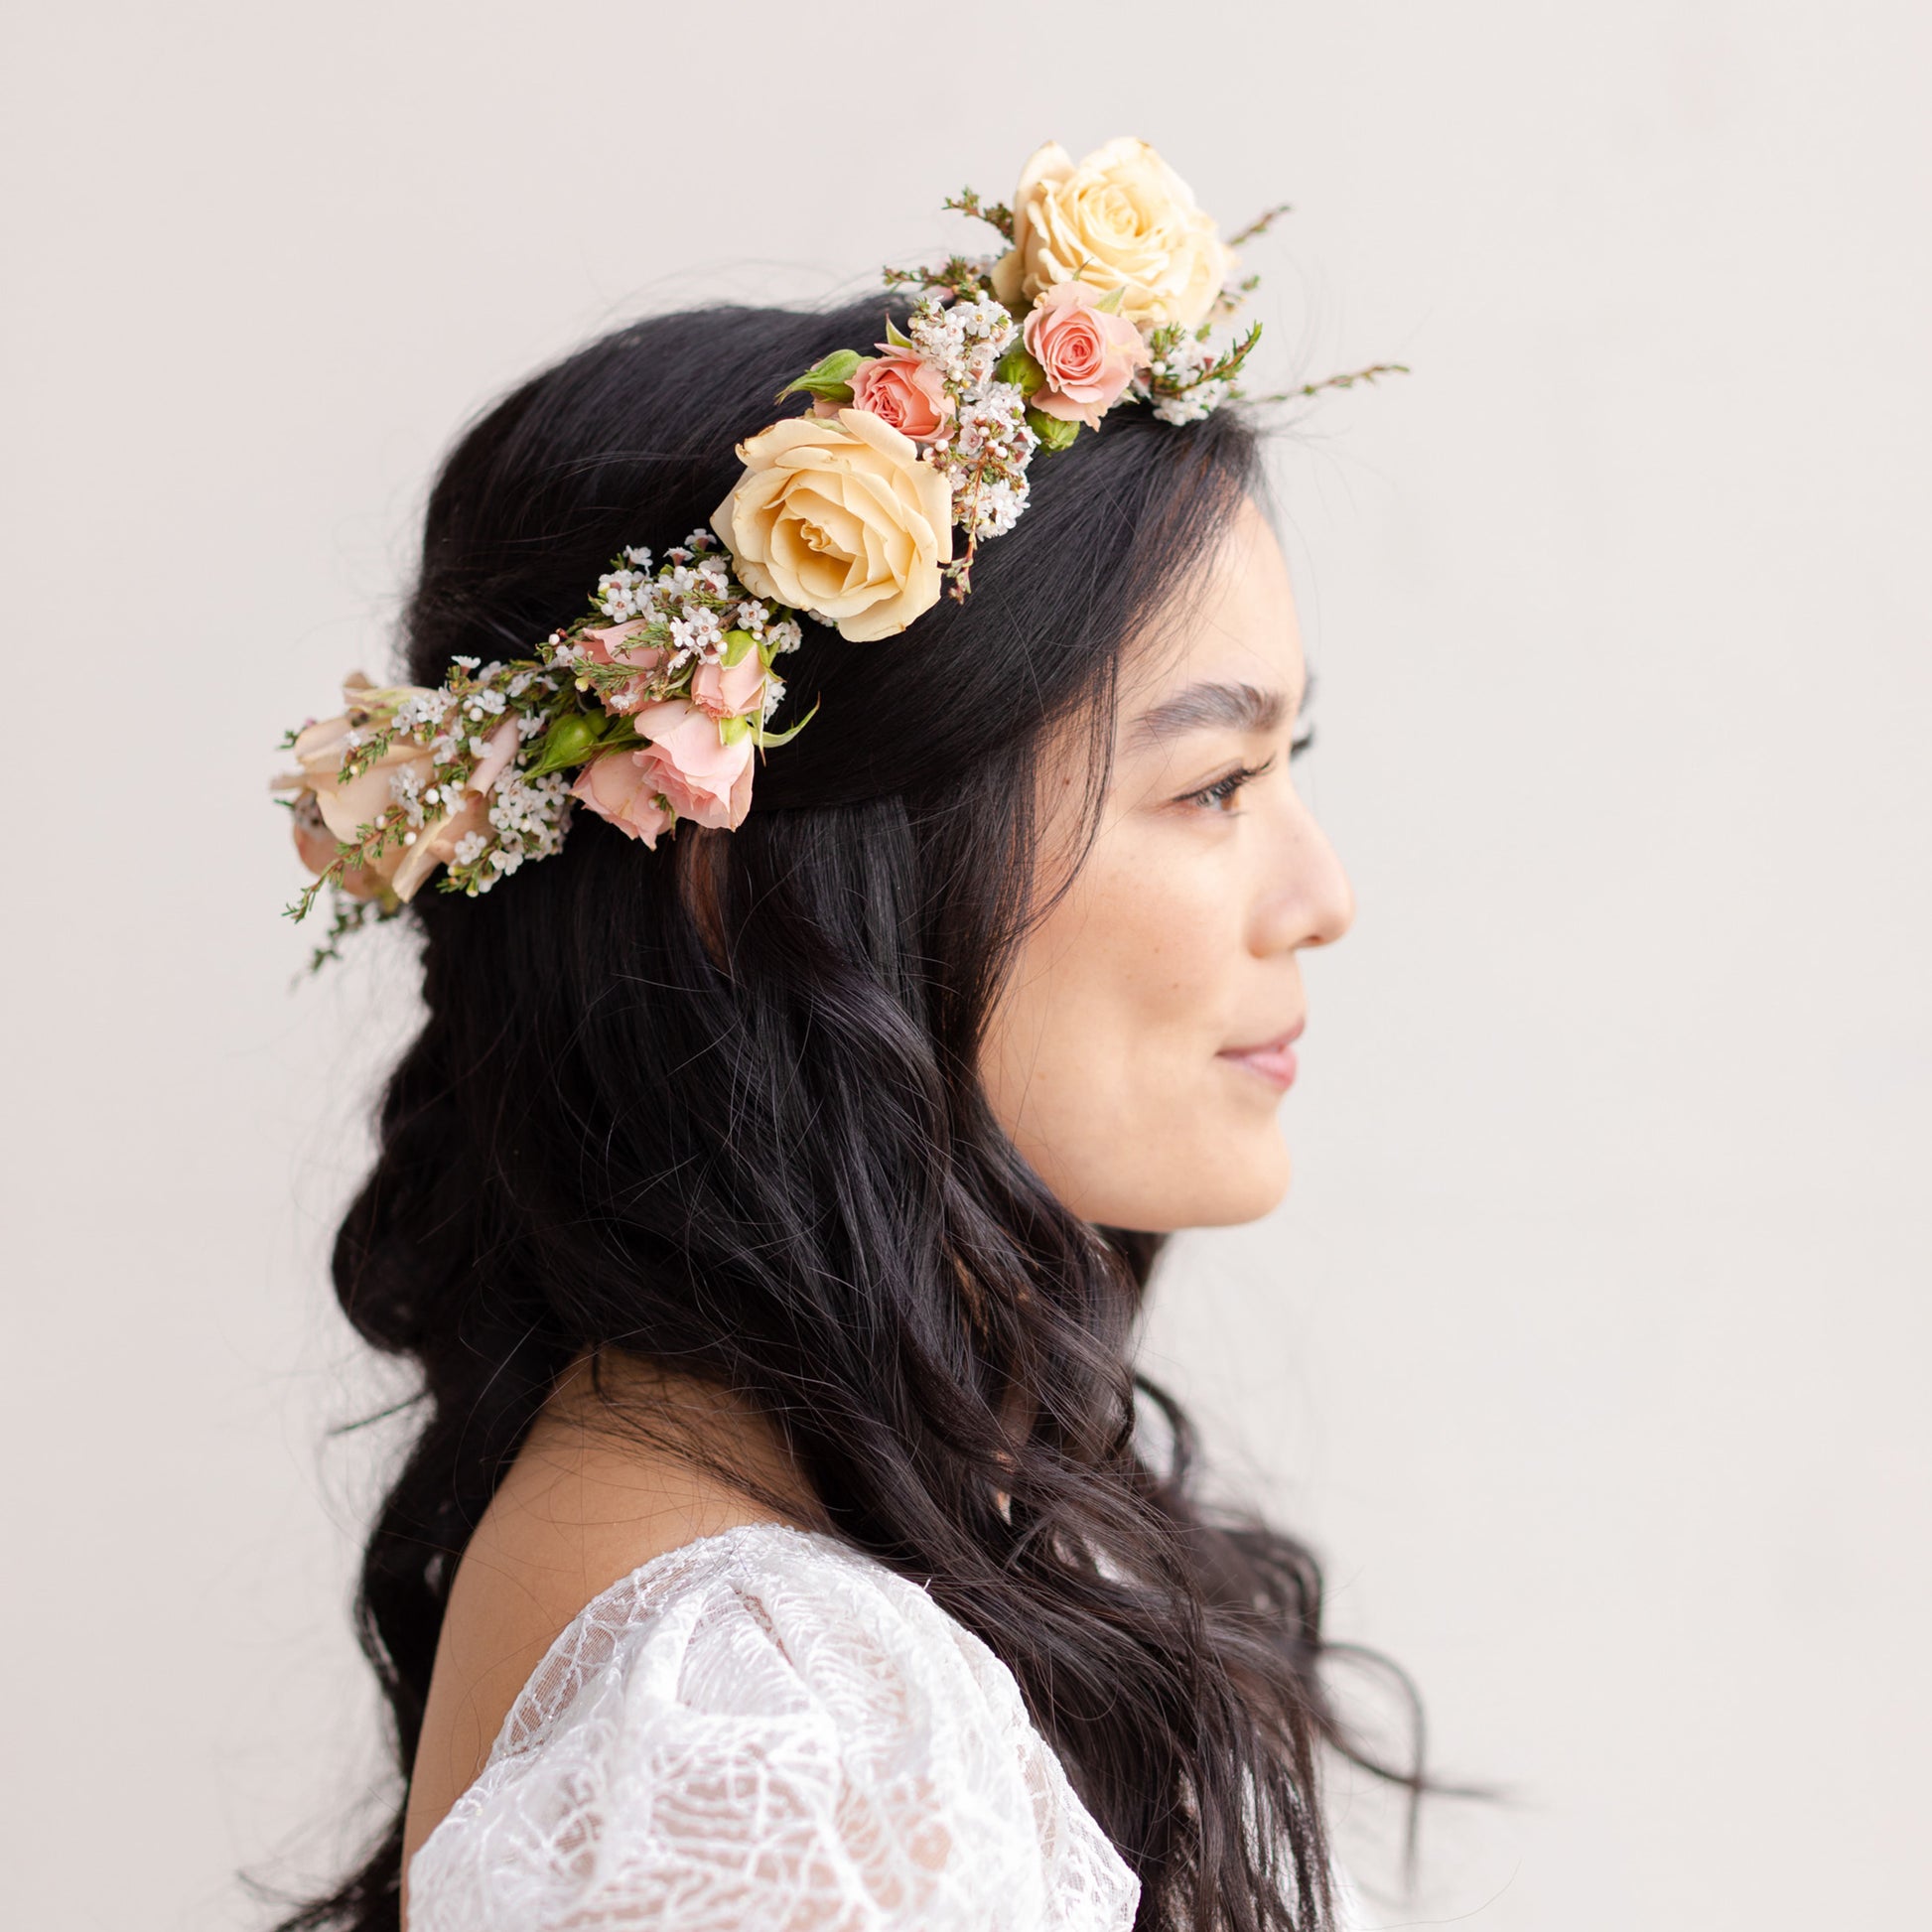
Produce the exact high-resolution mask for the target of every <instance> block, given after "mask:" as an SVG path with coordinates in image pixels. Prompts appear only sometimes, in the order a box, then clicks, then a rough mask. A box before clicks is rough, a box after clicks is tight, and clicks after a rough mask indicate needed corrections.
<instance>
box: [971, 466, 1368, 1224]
mask: <svg viewBox="0 0 1932 1932" xmlns="http://www.w3.org/2000/svg"><path fill="white" fill-rule="evenodd" d="M1306 683H1307V673H1306V669H1305V666H1304V663H1303V658H1302V642H1301V633H1300V629H1299V626H1298V624H1297V622H1296V617H1295V605H1294V599H1293V595H1292V593H1291V591H1290V588H1289V580H1288V568H1287V565H1286V563H1285V562H1284V560H1283V557H1282V553H1281V547H1280V545H1279V544H1278V543H1277V542H1276V540H1275V536H1274V532H1273V531H1272V530H1271V529H1270V528H1269V527H1268V523H1267V520H1266V519H1265V518H1264V517H1263V515H1262V514H1261V512H1260V511H1259V510H1258V509H1257V508H1255V506H1254V505H1253V504H1252V503H1246V504H1244V506H1243V507H1242V509H1241V511H1240V512H1239V513H1238V515H1237V516H1236V517H1235V518H1234V519H1233V520H1232V522H1231V524H1230V526H1229V529H1228V532H1227V537H1226V540H1225V544H1224V546H1223V548H1222V550H1221V552H1220V554H1219V555H1218V556H1217V558H1216V559H1215V561H1214V565H1213V567H1212V568H1211V571H1210V574H1209V575H1208V576H1207V577H1206V578H1205V579H1204V580H1203V581H1202V583H1201V584H1200V586H1199V590H1198V594H1197V596H1195V597H1194V598H1192V599H1189V600H1187V601H1186V602H1185V605H1184V608H1183V609H1181V610H1180V611H1178V612H1176V613H1173V614H1172V615H1171V616H1170V617H1169V619H1168V620H1167V621H1165V622H1163V623H1161V624H1159V625H1156V626H1154V628H1153V631H1152V633H1151V634H1149V635H1147V636H1145V637H1143V638H1142V639H1140V640H1137V642H1136V643H1135V644H1133V645H1132V646H1131V647H1130V648H1129V650H1128V651H1127V653H1126V654H1125V655H1124V657H1123V660H1122V664H1121V676H1120V693H1119V697H1120V701H1119V705H1118V711H1117V717H1116V722H1115V727H1114V743H1113V760H1112V769H1111V772H1110V774H1109V778H1108V784H1107V789H1106V793H1105V795H1104V797H1103V798H1102V799H1101V800H1100V802H1099V806H1098V812H1097V816H1096V814H1095V813H1094V812H1093V810H1092V808H1091V805H1090V801H1089V798H1088V791H1087V787H1088V784H1089V778H1088V761H1087V755H1086V750H1085V746H1084V744H1082V746H1081V747H1080V748H1078V749H1077V750H1076V749H1074V748H1072V747H1071V746H1067V747H1063V748H1060V751H1059V754H1058V755H1057V756H1049V757H1048V758H1047V759H1045V761H1044V769H1045V772H1046V775H1045V776H1044V777H1043V778H1042V781H1041V825H1040V853H1041V860H1040V873H1041V889H1042V890H1041V903H1042V909H1041V911H1040V913H1039V915H1038V916H1037V917H1036V919H1035V922H1034V924H1033V926H1032V928H1031V930H1030V932H1029V934H1028V936H1027V938H1026V939H1025V940H1024V942H1023V943H1022V945H1021V947H1020V950H1019V953H1018V956H1017V958H1016V959H1015V961H1014V966H1013V970H1012V972H1011V974H1010V975H1009V978H1008V980H1007V983H1006V985H1005V987H1004V989H1003V991H1002V994H1001V997H1000V999H999V1000H998V1002H997V1003H996V1005H995V1008H994V1012H993V1015H992V1017H991V1021H990V1024H989V1027H988V1031H987V1035H986V1038H985V1042H984V1045H983V1048H982V1056H981V1077H982V1081H983V1084H984V1086H985V1090H986V1093H987V1097H988V1101H989V1104H990V1105H991V1107H992V1109H993V1112H994V1115H995V1118H996V1119H998V1121H999V1122H1000V1124H1001V1126H1002V1127H1003V1128H1004V1129H1005V1130H1006V1132H1007V1134H1008V1135H1009V1136H1010V1138H1011V1139H1012V1140H1013V1142H1014V1144H1015V1146H1016V1147H1017V1148H1018V1149H1019V1151H1020V1153H1021V1154H1022V1155H1023V1156H1024V1157H1025V1159H1026V1160H1027V1161H1028V1162H1029V1163H1030V1164H1031V1165H1032V1167H1033V1169H1034V1171H1035V1173H1037V1174H1039V1176H1040V1177H1041V1179H1042V1180H1044V1181H1045V1182H1046V1184H1047V1185H1048V1186H1049V1187H1050V1188H1052V1190H1053V1192H1054V1193H1055V1195H1057V1196H1058V1198H1059V1199H1060V1200H1061V1202H1063V1203H1064V1204H1065V1206H1066V1207H1068V1208H1069V1209H1070V1210H1071V1211H1072V1212H1073V1213H1075V1214H1077V1215H1079V1216H1080V1217H1081V1218H1082V1219H1084V1220H1087V1221H1091V1222H1094V1223H1096V1224H1098V1225H1101V1226H1107V1227H1123V1228H1134V1229H1139V1230H1142V1231H1145V1232H1150V1233H1166V1232H1170V1231H1172V1230H1173V1229H1176V1228H1182V1227H1205V1226H1213V1225H1218V1224H1225V1223H1228V1222H1235V1221H1247V1220H1253V1219H1254V1218H1256V1217H1257V1216H1258V1215H1262V1214H1265V1213H1267V1212H1268V1211H1269V1209H1270V1208H1272V1207H1274V1206H1275V1205H1276V1204H1277V1203H1278V1202H1279V1201H1280V1200H1281V1198H1282V1196H1283V1195H1284V1193H1286V1191H1287V1188H1288V1181H1289V1165H1290V1164H1289V1154H1288V1148H1287V1145H1286V1143H1285V1141H1284V1140H1283V1137H1282V1128H1281V1120H1280V1114H1281V1108H1282V1102H1283V1100H1284V1098H1285V1097H1286V1095H1287V1093H1288V1090H1289V1088H1290V1086H1291V1085H1292V1083H1293V1081H1294V1077H1295V1052H1294V1042H1295V1040H1296V1038H1297V1037H1298V1036H1299V1035H1300V1034H1301V1031H1302V1027H1303V1024H1304V1021H1305V1019H1306V1017H1307V1002H1306V997H1305V994H1304V991H1303V984H1302V969H1301V955H1302V952H1303V950H1304V949H1305V948H1307V947H1310V946H1320V945H1326V944H1328V943H1330V942H1331V941H1333V940H1335V939H1339V938H1340V937H1341V935H1342V934H1343V933H1344V932H1345V931H1346V930H1347V929H1348V925H1349V922H1350V919H1351V918H1352V916H1353V910H1354V906H1353V899H1352V897H1351V896H1350V892H1349V887H1348V881H1347V879H1346V877H1345V875H1344V874H1343V872H1342V869H1341V865H1340V862H1339V861H1338V860H1337V859H1336V857H1335V853H1334V850H1333V848H1332V847H1331V846H1330V845H1329V844H1328V841H1327V840H1326V838H1325V837H1324V836H1323V835H1322V833H1321V831H1320V829H1319V828H1318V827H1317V826H1316V824H1315V822H1314V820H1313V819H1312V818H1311V816H1310V814H1309V811H1308V808H1307V807H1306V806H1305V805H1304V804H1303V803H1302V800H1301V799H1300V798H1299V797H1298V796H1297V794H1296V790H1295V786H1294V782H1293V779H1292V777H1291V774H1290V768H1289V758H1290V753H1291V750H1292V748H1293V746H1294V743H1295V738H1296V734H1297V730H1298V722H1299V719H1300V714H1301V710H1302V704H1303V700H1304V697H1305V695H1306ZM1089 831H1091V833H1092V836H1091V840H1090V842H1088V841H1087V835H1088V833H1089ZM1069 874H1070V877H1069ZM1055 895H1057V896H1055Z"/></svg>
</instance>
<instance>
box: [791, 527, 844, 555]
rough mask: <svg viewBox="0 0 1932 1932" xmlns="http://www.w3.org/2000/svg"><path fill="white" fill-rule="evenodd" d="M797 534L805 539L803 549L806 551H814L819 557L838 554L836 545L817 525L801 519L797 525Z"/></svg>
mask: <svg viewBox="0 0 1932 1932" xmlns="http://www.w3.org/2000/svg"><path fill="white" fill-rule="evenodd" d="M798 534H799V535H800V536H801V537H803V538H804V539H805V548H806V549H807V550H814V551H816V552H817V553H818V554H819V555H820V556H821V557H830V556H836V555H837V554H838V545H837V544H835V543H834V542H833V541H832V539H831V537H830V536H829V535H828V534H827V533H826V531H825V530H824V529H823V528H822V527H821V526H820V525H819V524H816V523H812V522H808V521H806V520H805V519H804V518H802V517H801V518H800V519H799V523H798Z"/></svg>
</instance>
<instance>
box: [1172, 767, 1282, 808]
mask: <svg viewBox="0 0 1932 1932" xmlns="http://www.w3.org/2000/svg"><path fill="white" fill-rule="evenodd" d="M1274 765H1275V760H1274V759H1269V760H1268V761H1267V762H1266V763H1265V764H1239V765H1236V766H1235V768H1234V769H1233V770H1232V771H1228V772H1224V773H1223V774H1222V775H1221V776H1220V777H1218V778H1216V779H1215V780H1214V782H1213V783H1212V784H1211V785H1203V786H1202V787H1201V788H1200V790H1198V791H1190V792H1186V793H1184V794H1183V795H1182V797H1181V798H1180V799H1179V801H1178V802H1179V803H1180V804H1183V805H1198V806H1199V807H1200V808H1201V809H1202V810H1203V811H1209V812H1227V811H1229V810H1230V808H1231V807H1232V805H1233V803H1234V801H1235V799H1236V798H1237V797H1239V796H1240V793H1241V787H1242V786H1243V785H1246V784H1251V783H1253V781H1254V780H1255V779H1256V778H1259V777H1261V776H1262V775H1263V774H1264V773H1265V772H1268V771H1271V770H1273V769H1274Z"/></svg>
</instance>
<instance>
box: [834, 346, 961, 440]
mask: <svg viewBox="0 0 1932 1932" xmlns="http://www.w3.org/2000/svg"><path fill="white" fill-rule="evenodd" d="M877 347H878V349H879V354H878V355H877V356H876V357H871V358H869V359H868V360H866V361H864V362H861V363H860V364H859V366H858V367H857V368H856V369H855V370H854V371H853V372H852V407H853V408H854V409H869V410H870V411H871V412H872V413H873V414H874V415H875V416H877V417H878V418H879V420H880V421H881V422H882V423H891V424H892V426H893V427H894V428H895V429H896V430H897V431H898V433H899V434H900V435H901V436H912V437H916V438H917V439H918V440H919V441H920V442H921V443H929V442H930V441H931V440H932V439H933V437H935V436H937V435H938V434H939V431H940V430H941V428H942V427H943V426H944V425H945V424H946V422H947V421H948V420H949V419H950V418H951V416H952V413H953V403H952V398H951V397H950V396H949V395H947V394H946V385H945V383H944V381H943V380H941V378H940V375H939V371H938V370H937V369H935V368H934V367H933V366H932V364H931V363H930V362H928V361H926V360H925V358H924V357H923V356H921V355H918V354H916V353H915V352H914V351H913V350H911V349H909V348H895V347H894V346H893V345H892V344H890V343H880V344H878V345H877Z"/></svg>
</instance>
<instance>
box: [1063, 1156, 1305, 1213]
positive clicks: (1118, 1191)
mask: <svg viewBox="0 0 1932 1932" xmlns="http://www.w3.org/2000/svg"><path fill="white" fill-rule="evenodd" d="M1292 1173H1293V1163H1292V1162H1291V1160H1290V1158H1289V1152H1288V1149H1287V1147H1286V1146H1285V1145H1284V1144H1283V1142H1282V1139H1281V1136H1280V1135H1279V1134H1272V1135H1270V1136H1268V1137H1267V1138H1266V1140H1263V1139H1262V1138H1261V1137H1259V1136H1254V1135H1243V1136H1241V1137H1240V1138H1239V1140H1238V1141H1236V1140H1235V1139H1234V1137H1230V1138H1229V1140H1224V1141H1220V1142H1217V1143H1215V1144H1213V1145H1211V1146H1204V1147H1201V1148H1198V1149H1196V1148H1185V1149H1181V1148H1169V1149H1167V1150H1166V1165H1165V1166H1164V1168H1163V1169H1162V1171H1161V1172H1160V1173H1148V1174H1140V1175H1136V1176H1133V1182H1134V1184H1131V1185H1129V1186H1126V1187H1119V1186H1114V1187H1109V1188H1107V1189H1106V1190H1105V1199H1104V1203H1102V1202H1099V1201H1096V1202H1095V1203H1094V1204H1096V1205H1099V1204H1104V1206H1106V1207H1108V1208H1111V1209H1112V1210H1113V1211H1112V1212H1101V1213H1093V1212H1090V1211H1089V1210H1088V1207H1087V1206H1085V1205H1080V1206H1076V1205H1075V1204H1074V1203H1073V1202H1071V1201H1068V1203H1067V1204H1068V1205H1069V1206H1072V1207H1073V1208H1074V1212H1075V1213H1077V1214H1079V1215H1080V1217H1081V1218H1082V1219H1083V1220H1088V1221H1092V1222H1095V1223H1096V1224H1098V1225H1099V1226H1101V1227H1115V1228H1132V1229H1134V1230H1135V1232H1136V1233H1139V1234H1178V1233H1180V1232H1181V1230H1182V1229H1183V1228H1225V1227H1239V1226H1240V1225H1241V1224H1242V1223H1243V1222H1245V1221H1258V1220H1260V1219H1261V1218H1262V1216H1263V1215H1265V1214H1272V1213H1273V1212H1274V1211H1275V1209H1276V1208H1278V1207H1279V1206H1280V1205H1281V1204H1282V1202H1283V1201H1284V1200H1285V1199H1286V1198H1287V1197H1288V1186H1289V1180H1290V1178H1291V1176H1292ZM1062 1198H1064V1196H1062Z"/></svg>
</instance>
